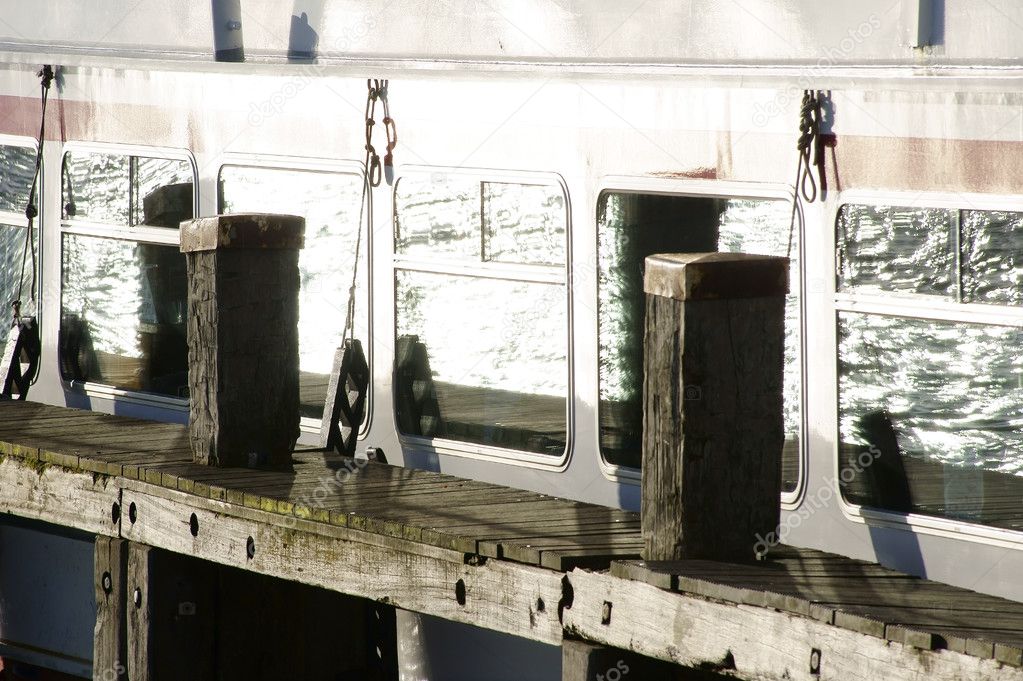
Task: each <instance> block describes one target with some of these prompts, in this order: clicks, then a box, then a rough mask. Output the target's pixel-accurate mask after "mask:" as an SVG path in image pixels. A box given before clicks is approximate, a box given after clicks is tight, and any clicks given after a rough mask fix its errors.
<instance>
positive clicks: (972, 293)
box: [962, 210, 1023, 305]
mask: <svg viewBox="0 0 1023 681" xmlns="http://www.w3.org/2000/svg"><path fill="white" fill-rule="evenodd" d="M962 287H963V302H969V303H995V304H1001V305H1019V304H1020V303H1023V213H1009V212H1005V211H983V210H964V211H963V212H962Z"/></svg>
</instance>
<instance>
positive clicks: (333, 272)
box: [219, 166, 371, 419]
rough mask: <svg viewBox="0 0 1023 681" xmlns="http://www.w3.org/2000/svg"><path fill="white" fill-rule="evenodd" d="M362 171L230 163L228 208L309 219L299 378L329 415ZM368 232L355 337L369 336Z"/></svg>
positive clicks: (223, 180)
mask: <svg viewBox="0 0 1023 681" xmlns="http://www.w3.org/2000/svg"><path fill="white" fill-rule="evenodd" d="M361 200H362V178H361V177H360V176H358V175H352V174H342V173H328V172H314V171H306V170H290V169H282V168H257V167H242V166H224V167H223V168H222V169H221V173H220V206H219V211H220V212H222V213H281V214H287V215H301V216H302V217H304V218H305V219H306V230H305V248H303V249H302V251H301V252H300V253H299V270H300V275H301V281H302V288H301V290H300V292H299V323H298V324H299V326H298V336H299V344H298V347H299V369H300V371H301V374H300V379H299V385H300V391H301V396H300V399H301V413H302V415H303V416H306V417H310V418H316V419H319V418H322V416H323V403H324V400H325V399H326V395H327V382H328V380H329V378H330V372H331V370H332V367H333V360H334V350H335V349H336V348H337V347H338V345H340V343H341V333H342V331H343V327H344V323H345V316H346V313H347V310H346V306H347V304H348V289H349V287H350V286H351V285H352V267H353V266H354V264H355V243H356V240H357V238H358V231H359V228H360V221H359V217H360V215H359V206H360V202H361ZM367 241H368V239H367V237H366V235H365V234H363V238H362V244H361V255H360V258H359V268H358V272H357V274H358V282H357V284H356V303H355V306H356V318H355V337H356V338H357V339H359V340H361V341H362V343H363V347H364V348H367V349H371V345H370V343H369V301H368V296H367V281H368V277H367V273H368V270H369V266H368V259H367V255H366V254H367Z"/></svg>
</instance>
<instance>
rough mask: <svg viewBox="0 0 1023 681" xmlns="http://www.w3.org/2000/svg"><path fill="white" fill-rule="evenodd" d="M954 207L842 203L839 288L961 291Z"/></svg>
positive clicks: (949, 294)
mask: <svg viewBox="0 0 1023 681" xmlns="http://www.w3.org/2000/svg"><path fill="white" fill-rule="evenodd" d="M956 220H957V215H956V212H955V211H951V210H944V209H937V208H902V207H891V206H864V205H846V206H842V208H841V210H840V211H839V215H838V246H839V258H840V261H841V262H840V266H839V288H840V289H843V290H844V289H851V288H856V289H861V290H871V289H873V290H875V291H888V292H893V293H917V294H925V295H934V296H942V297H945V298H954V297H955V296H956V285H957V279H956V277H957V274H956V271H955V264H956V249H955V240H956V229H957V225H956Z"/></svg>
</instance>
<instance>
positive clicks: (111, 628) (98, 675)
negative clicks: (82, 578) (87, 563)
mask: <svg viewBox="0 0 1023 681" xmlns="http://www.w3.org/2000/svg"><path fill="white" fill-rule="evenodd" d="M93 550H94V560H93V574H94V579H95V590H96V627H95V631H94V635H93V652H92V678H93V681H126V680H127V679H128V630H127V622H126V621H125V618H126V617H127V610H126V607H127V603H128V598H127V583H128V542H126V541H123V540H121V539H111V538H110V537H103V536H99V537H96V543H95V546H94V549H93Z"/></svg>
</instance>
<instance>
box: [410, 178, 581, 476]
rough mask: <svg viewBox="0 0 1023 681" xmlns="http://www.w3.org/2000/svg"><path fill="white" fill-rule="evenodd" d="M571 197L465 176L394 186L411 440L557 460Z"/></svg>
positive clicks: (564, 394)
mask: <svg viewBox="0 0 1023 681" xmlns="http://www.w3.org/2000/svg"><path fill="white" fill-rule="evenodd" d="M567 222H568V219H567V199H566V197H565V194H564V190H563V189H562V188H561V186H560V185H558V184H554V183H550V184H539V183H516V182H508V181H489V180H488V178H482V177H478V176H469V175H466V174H460V173H459V174H456V173H451V174H445V173H434V174H423V175H409V176H407V177H403V178H401V179H400V180H399V182H398V184H397V186H396V187H395V226H394V229H395V252H396V256H397V257H396V264H397V268H396V273H395V308H396V328H395V334H396V347H395V357H396V358H395V375H394V386H395V387H394V389H395V405H396V416H397V421H398V426H399V430H400V431H401V432H402V433H403V434H405V435H412V436H420V437H430V438H441V439H446V440H455V441H460V442H466V443H474V444H478V445H485V446H491V447H500V448H505V449H512V450H518V451H523V452H529V453H533V454H547V455H552V456H560V455H562V454H563V453H564V452H565V448H566V443H567V437H568V425H567V424H568V420H567V412H568V384H569V382H568V375H569V371H568V293H567V288H566V268H565V260H566V256H565V254H566V252H567Z"/></svg>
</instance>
